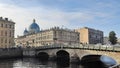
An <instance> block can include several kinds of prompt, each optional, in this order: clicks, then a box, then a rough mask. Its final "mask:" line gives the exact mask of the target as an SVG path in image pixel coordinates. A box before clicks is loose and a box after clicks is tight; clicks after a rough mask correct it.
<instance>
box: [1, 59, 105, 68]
mask: <svg viewBox="0 0 120 68" xmlns="http://www.w3.org/2000/svg"><path fill="white" fill-rule="evenodd" d="M95 65H97V64H95ZM95 65H92V66H94V67H88V66H84V67H83V66H81V65H79V64H72V63H69V62H56V61H40V60H39V59H37V58H19V59H6V60H0V68H98V66H96V67H95ZM99 68H104V67H99Z"/></svg>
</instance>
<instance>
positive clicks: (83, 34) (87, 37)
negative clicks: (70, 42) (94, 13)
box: [75, 27, 103, 44]
mask: <svg viewBox="0 0 120 68" xmlns="http://www.w3.org/2000/svg"><path fill="white" fill-rule="evenodd" d="M75 31H76V32H79V33H80V37H79V38H80V43H82V44H97V43H101V44H103V31H100V30H95V29H92V28H88V27H84V28H80V29H76V30H75Z"/></svg>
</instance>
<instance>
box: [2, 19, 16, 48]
mask: <svg viewBox="0 0 120 68" xmlns="http://www.w3.org/2000/svg"><path fill="white" fill-rule="evenodd" d="M14 24H15V23H14V22H13V21H9V20H8V18H5V19H3V18H2V17H0V48H8V47H11V46H14Z"/></svg>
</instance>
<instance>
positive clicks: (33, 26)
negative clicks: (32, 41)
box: [29, 19, 40, 33]
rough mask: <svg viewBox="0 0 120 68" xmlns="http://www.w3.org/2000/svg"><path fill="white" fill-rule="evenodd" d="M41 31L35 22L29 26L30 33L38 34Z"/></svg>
mask: <svg viewBox="0 0 120 68" xmlns="http://www.w3.org/2000/svg"><path fill="white" fill-rule="evenodd" d="M39 31H40V27H39V25H38V24H37V23H36V22H35V19H34V20H33V23H32V24H31V25H30V26H29V33H37V32H39Z"/></svg>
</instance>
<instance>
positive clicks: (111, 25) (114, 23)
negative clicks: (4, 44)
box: [0, 0, 120, 37]
mask: <svg viewBox="0 0 120 68" xmlns="http://www.w3.org/2000/svg"><path fill="white" fill-rule="evenodd" d="M0 16H2V17H8V18H9V19H12V20H13V21H14V22H16V24H15V37H16V36H17V35H23V31H24V29H25V28H27V29H28V28H29V25H30V24H31V23H32V22H33V19H36V23H38V24H39V26H40V28H41V29H48V28H50V27H53V26H59V27H64V28H69V29H76V28H81V27H85V26H86V27H90V28H94V29H98V30H102V31H103V32H104V35H105V36H108V35H109V32H110V31H115V32H116V34H117V36H118V37H120V0H0Z"/></svg>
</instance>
